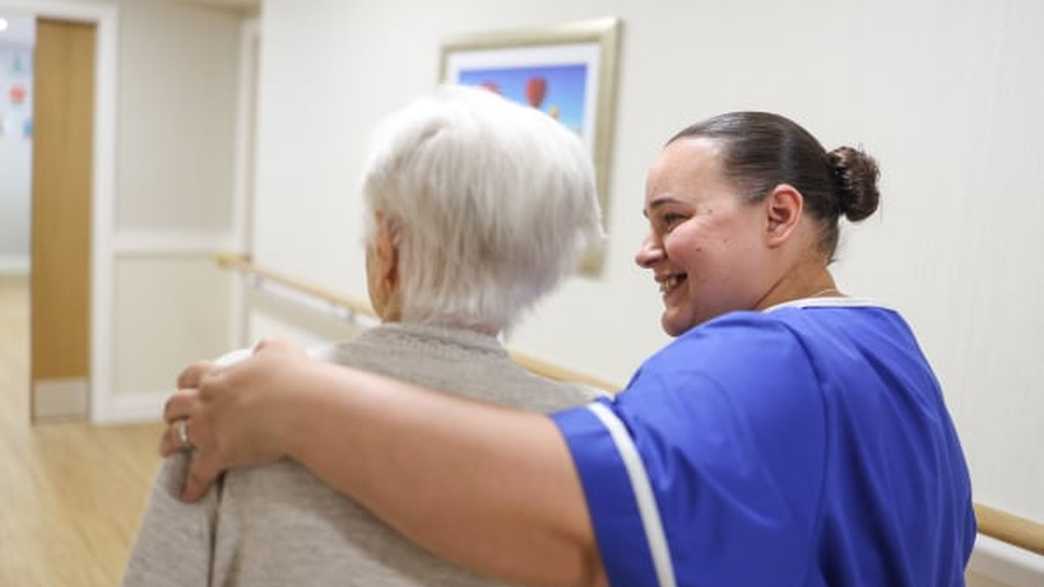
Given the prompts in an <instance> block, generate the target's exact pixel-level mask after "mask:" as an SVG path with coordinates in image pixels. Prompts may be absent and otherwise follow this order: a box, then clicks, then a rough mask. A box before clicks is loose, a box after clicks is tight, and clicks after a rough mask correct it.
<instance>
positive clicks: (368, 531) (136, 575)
mask: <svg viewBox="0 0 1044 587" xmlns="http://www.w3.org/2000/svg"><path fill="white" fill-rule="evenodd" d="M320 355H321V358H322V359H323V360H329V361H332V362H336V363H340V364H343V365H348V366H351V367H357V368H361V369H365V370H367V371H372V372H375V373H381V374H384V375H389V376H392V377H395V378H396V379H400V380H403V381H408V382H411V383H416V384H420V385H423V386H425V387H431V388H435V389H440V390H443V391H446V392H451V393H455V394H458V395H461V396H465V397H469V398H473V399H478V400H484V401H489V402H495V403H498V404H501V405H505V406H510V407H513V408H519V409H528V410H534V411H541V412H551V411H554V410H558V409H561V408H564V407H568V406H573V405H577V404H580V403H583V402H584V401H587V400H589V399H591V394H589V393H586V392H584V391H581V390H580V389H577V388H574V387H571V386H567V385H562V384H558V383H554V382H550V381H547V380H544V379H541V378H539V377H536V376H534V375H532V374H530V373H529V372H527V371H526V370H524V369H522V368H521V367H519V366H518V365H516V364H515V363H513V362H512V361H511V359H510V358H509V357H508V354H507V352H506V351H505V350H504V349H503V347H502V346H501V345H500V343H499V342H497V340H496V339H495V338H493V337H490V336H485V335H482V334H478V333H475V332H471V331H466V330H457V329H447V328H442V327H436V326H423V325H417V324H385V325H381V326H378V327H376V328H373V329H370V330H368V331H366V332H364V333H362V334H361V335H359V336H358V337H357V338H356V339H354V340H352V341H351V342H346V343H341V344H338V345H333V346H331V347H329V348H327V349H324V350H323V351H322V352H321V353H320ZM186 467H187V458H186V457H185V456H184V455H177V456H174V457H171V458H169V459H167V460H166V461H165V462H164V464H163V467H162V469H161V470H160V473H159V476H158V478H157V479H156V484H155V487H154V489H153V493H152V495H151V497H150V501H149V505H148V509H147V510H146V512H145V515H144V519H143V521H142V526H141V529H140V530H139V532H138V536H137V540H136V543H135V545H134V548H133V550H132V552H131V557H130V561H129V562H128V565H127V570H126V574H125V576H124V581H123V584H124V585H125V586H126V587H139V586H141V587H164V586H175V585H176V586H186V587H188V586H192V587H200V586H204V585H213V586H222V587H223V586H232V585H244V586H256V587H270V586H271V587H275V586H284V585H286V586H289V585H316V586H320V585H322V586H325V585H356V586H360V587H361V586H367V587H392V586H395V587H405V586H416V585H453V586H458V585H459V586H477V585H495V584H496V583H495V582H493V581H490V580H487V579H482V578H479V577H477V576H475V575H473V574H471V573H468V572H466V571H464V570H462V569H460V568H458V567H455V566H454V565H452V564H450V563H447V562H443V561H441V560H439V559H437V558H435V557H433V556H432V555H430V554H428V553H427V552H425V551H423V550H421V549H420V548H419V547H417V546H414V545H413V544H412V543H410V542H408V541H407V540H406V539H405V538H403V537H402V536H401V535H399V534H398V533H396V532H395V531H394V530H392V529H390V528H389V527H387V526H385V525H384V524H383V523H381V522H380V521H378V520H377V519H376V518H374V517H373V516H372V515H371V514H370V513H369V512H367V511H366V510H364V509H363V508H362V507H361V506H359V505H357V504H356V503H355V502H354V501H352V500H351V499H349V498H347V497H345V496H343V495H341V494H339V493H337V492H335V491H334V490H332V489H330V488H328V487H327V486H326V485H324V484H323V483H322V482H321V481H319V480H318V479H316V478H315V477H314V476H313V475H312V474H311V473H309V472H308V471H307V470H306V469H304V468H303V467H302V466H301V465H299V464H297V463H296V462H293V461H289V460H283V461H280V462H278V463H275V464H272V465H267V466H263V467H256V468H252V469H238V470H235V471H230V472H228V473H226V474H225V475H224V477H223V479H222V480H220V481H219V482H218V483H217V484H216V485H215V486H214V487H213V488H212V489H211V491H210V492H209V493H208V494H207V496H206V497H205V498H204V499H203V500H202V501H201V502H199V503H197V504H185V503H181V502H180V501H179V500H178V499H177V494H178V491H179V490H180V487H181V482H182V480H183V479H184V475H185V470H186ZM460 531H461V532H467V528H460Z"/></svg>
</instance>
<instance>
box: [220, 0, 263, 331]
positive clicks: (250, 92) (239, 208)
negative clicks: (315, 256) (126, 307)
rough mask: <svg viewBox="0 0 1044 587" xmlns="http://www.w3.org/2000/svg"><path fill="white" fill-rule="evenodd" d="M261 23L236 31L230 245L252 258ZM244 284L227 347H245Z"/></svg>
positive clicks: (235, 289)
mask: <svg viewBox="0 0 1044 587" xmlns="http://www.w3.org/2000/svg"><path fill="white" fill-rule="evenodd" d="M260 41H261V22H260V20H259V19H258V18H248V19H246V20H244V21H243V24H242V25H240V27H239V90H238V91H239V100H238V105H237V108H236V137H235V145H236V163H235V165H236V167H235V178H234V187H235V190H234V201H235V204H234V206H233V210H232V234H233V236H232V242H233V243H234V244H233V247H234V249H235V252H237V253H240V254H246V255H252V254H253V252H254V251H253V248H254V245H253V230H252V228H251V226H252V223H253V222H254V213H253V212H254V205H255V199H254V186H255V180H256V179H257V175H256V173H255V162H256V161H257V132H258V124H257V121H258V107H259V106H260V101H259V100H258V90H259V88H260V75H261V48H260ZM246 287H247V284H246V282H245V280H244V279H243V278H242V277H241V276H239V275H237V276H236V277H235V278H234V283H233V284H232V288H231V292H232V293H231V300H230V304H229V309H230V311H231V317H232V319H231V320H229V326H230V328H229V333H228V346H229V348H237V347H240V346H242V345H244V344H246V342H247V341H246V337H247V308H246Z"/></svg>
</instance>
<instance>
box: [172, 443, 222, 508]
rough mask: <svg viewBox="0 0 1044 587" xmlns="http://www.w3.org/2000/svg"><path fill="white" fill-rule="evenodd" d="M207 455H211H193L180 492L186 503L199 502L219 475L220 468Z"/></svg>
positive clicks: (198, 453)
mask: <svg viewBox="0 0 1044 587" xmlns="http://www.w3.org/2000/svg"><path fill="white" fill-rule="evenodd" d="M209 454H211V453H202V452H199V451H197V452H196V453H195V454H194V456H193V458H192V464H191V465H190V466H189V472H188V477H186V479H185V487H184V489H182V491H181V499H182V501H185V502H188V503H194V502H197V501H199V500H200V499H201V498H202V497H203V496H204V495H206V494H207V490H209V489H210V486H211V485H213V484H214V480H215V479H217V476H218V474H220V473H221V468H220V467H219V466H218V463H217V461H216V460H215V459H212V458H209V457H208V456H207V455H209Z"/></svg>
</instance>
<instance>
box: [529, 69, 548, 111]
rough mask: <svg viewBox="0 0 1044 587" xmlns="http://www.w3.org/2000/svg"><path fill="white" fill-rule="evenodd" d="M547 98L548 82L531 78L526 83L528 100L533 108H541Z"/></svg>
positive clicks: (540, 78) (538, 78)
mask: <svg viewBox="0 0 1044 587" xmlns="http://www.w3.org/2000/svg"><path fill="white" fill-rule="evenodd" d="M545 96H547V80H546V79H544V78H542V77H531V78H529V80H528V81H527V82H526V100H527V101H528V102H529V105H530V106H532V107H533V108H537V109H539V108H540V105H541V104H543V103H544V97H545Z"/></svg>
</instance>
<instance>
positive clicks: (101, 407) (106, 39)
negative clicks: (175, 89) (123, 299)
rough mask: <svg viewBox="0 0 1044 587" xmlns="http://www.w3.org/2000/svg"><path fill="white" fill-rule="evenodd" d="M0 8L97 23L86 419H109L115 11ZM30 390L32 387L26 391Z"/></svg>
mask: <svg viewBox="0 0 1044 587" xmlns="http://www.w3.org/2000/svg"><path fill="white" fill-rule="evenodd" d="M0 9H2V10H4V11H7V12H10V13H12V14H19V15H24V16H32V17H34V18H39V17H43V18H54V19H57V20H65V21H72V22H86V23H91V24H93V25H95V55H94V130H93V132H94V136H93V137H92V142H93V158H94V161H93V170H92V174H93V177H92V186H91V218H92V220H91V268H90V275H91V307H90V338H89V340H90V349H89V352H90V369H91V372H90V376H89V378H88V381H89V389H88V394H89V396H90V397H89V403H88V405H89V411H90V413H89V415H88V417H89V420H90V421H91V422H95V423H101V422H107V421H111V420H112V372H113V363H112V361H113V352H112V351H113V348H112V330H113V328H112V319H113V315H112V311H113V309H112V305H113V281H112V280H113V274H112V266H113V250H112V237H113V215H114V211H115V203H116V104H117V101H116V100H117V88H118V85H117V84H118V74H119V72H118V50H119V39H118V26H119V11H118V9H117V7H116V6H115V5H114V4H111V3H101V2H92V3H88V2H83V3H71V2H60V1H59V2H54V1H50V0H0ZM30 393H32V390H30Z"/></svg>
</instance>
